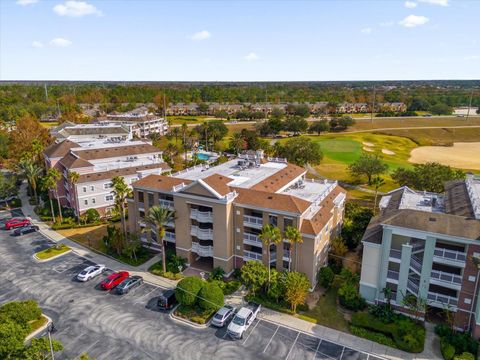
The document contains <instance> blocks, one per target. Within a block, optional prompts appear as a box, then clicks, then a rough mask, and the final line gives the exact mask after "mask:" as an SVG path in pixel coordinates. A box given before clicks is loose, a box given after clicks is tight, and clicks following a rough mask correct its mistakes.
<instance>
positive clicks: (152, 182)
mask: <svg viewBox="0 0 480 360" xmlns="http://www.w3.org/2000/svg"><path fill="white" fill-rule="evenodd" d="M191 182H192V181H191V180H186V179H180V178H174V177H171V176H165V175H154V174H151V175H148V176H146V177H144V178H142V179H140V180H138V181H136V182H134V183H133V186H135V187H142V188H148V189H152V190H165V191H172V188H173V187H174V186H177V185H180V184H182V183H183V184H185V185H188V184H190V183H191Z"/></svg>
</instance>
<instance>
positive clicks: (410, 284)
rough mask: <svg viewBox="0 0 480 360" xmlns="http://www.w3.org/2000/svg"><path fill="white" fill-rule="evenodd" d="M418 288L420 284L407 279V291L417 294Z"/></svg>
mask: <svg viewBox="0 0 480 360" xmlns="http://www.w3.org/2000/svg"><path fill="white" fill-rule="evenodd" d="M419 288H420V284H419V283H417V282H416V281H413V280H412V279H408V281H407V290H410V291H411V292H412V293H413V294H415V295H416V294H418V290H419Z"/></svg>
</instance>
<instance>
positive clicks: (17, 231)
mask: <svg viewBox="0 0 480 360" xmlns="http://www.w3.org/2000/svg"><path fill="white" fill-rule="evenodd" d="M36 231H38V226H36V225H27V226H22V227H19V228H16V229H15V230H14V231H13V235H15V236H20V235H24V234H29V233H31V232H36Z"/></svg>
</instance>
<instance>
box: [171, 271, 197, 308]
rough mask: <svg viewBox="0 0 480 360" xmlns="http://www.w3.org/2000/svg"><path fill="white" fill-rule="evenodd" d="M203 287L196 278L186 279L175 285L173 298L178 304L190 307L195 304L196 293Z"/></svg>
mask: <svg viewBox="0 0 480 360" xmlns="http://www.w3.org/2000/svg"><path fill="white" fill-rule="evenodd" d="M203 285H204V281H203V280H202V279H200V278H198V277H196V276H189V277H186V278H184V279H182V280H180V282H179V283H178V284H177V287H176V288H175V297H176V298H177V300H178V302H179V303H180V304H182V305H186V306H192V305H193V304H195V303H196V302H197V297H198V293H199V292H200V290H201V289H202V287H203Z"/></svg>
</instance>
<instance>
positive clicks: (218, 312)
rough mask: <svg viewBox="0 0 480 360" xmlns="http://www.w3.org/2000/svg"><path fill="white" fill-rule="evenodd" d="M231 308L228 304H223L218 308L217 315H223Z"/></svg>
mask: <svg viewBox="0 0 480 360" xmlns="http://www.w3.org/2000/svg"><path fill="white" fill-rule="evenodd" d="M231 310H232V308H231V307H230V306H224V307H222V308H221V309H220V310H218V311H217V314H219V315H225V314H226V313H227V312H229V311H231Z"/></svg>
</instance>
